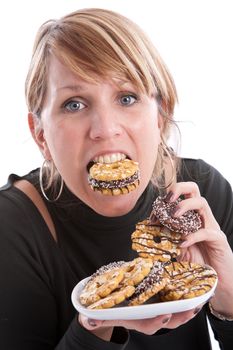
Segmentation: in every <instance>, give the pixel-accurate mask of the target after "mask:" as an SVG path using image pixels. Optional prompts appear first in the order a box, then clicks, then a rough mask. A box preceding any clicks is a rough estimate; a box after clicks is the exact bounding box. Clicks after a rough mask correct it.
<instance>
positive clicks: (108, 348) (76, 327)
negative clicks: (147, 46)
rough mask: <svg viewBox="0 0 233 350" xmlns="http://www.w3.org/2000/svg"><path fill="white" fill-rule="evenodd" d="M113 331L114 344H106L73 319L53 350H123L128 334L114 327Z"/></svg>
mask: <svg viewBox="0 0 233 350" xmlns="http://www.w3.org/2000/svg"><path fill="white" fill-rule="evenodd" d="M114 331H115V336H114V338H116V342H112V341H111V342H106V341H103V340H101V339H99V338H97V337H96V336H94V335H93V334H91V333H90V332H88V331H87V330H86V329H85V328H83V327H81V326H80V324H79V323H78V322H77V319H76V318H75V319H74V320H73V322H72V323H71V325H70V327H69V328H68V330H67V332H66V333H65V335H64V337H63V338H62V340H61V341H60V343H59V345H58V346H57V347H56V349H55V350H78V349H85V350H124V349H125V348H126V346H127V344H128V340H129V332H128V331H126V330H125V329H123V328H121V327H116V328H115V330H114ZM117 338H118V339H120V341H118V339H117Z"/></svg>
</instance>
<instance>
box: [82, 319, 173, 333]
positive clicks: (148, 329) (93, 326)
mask: <svg viewBox="0 0 233 350" xmlns="http://www.w3.org/2000/svg"><path fill="white" fill-rule="evenodd" d="M171 316H172V315H171V314H166V315H160V316H157V317H154V318H150V319H143V320H109V321H107V320H106V321H100V320H93V319H88V318H87V317H86V316H84V315H80V316H79V321H80V323H81V325H82V326H83V327H84V328H86V329H88V330H90V331H93V330H97V329H99V328H101V327H103V328H105V329H106V328H112V327H124V328H126V329H134V330H137V331H139V332H142V333H144V334H148V335H151V334H154V333H155V332H157V331H158V330H159V329H161V328H163V327H165V326H166V324H167V323H168V322H169V321H170V318H171Z"/></svg>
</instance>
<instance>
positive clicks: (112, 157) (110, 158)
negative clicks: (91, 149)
mask: <svg viewBox="0 0 233 350" xmlns="http://www.w3.org/2000/svg"><path fill="white" fill-rule="evenodd" d="M125 158H126V155H125V154H123V153H111V154H104V155H102V156H99V157H95V158H94V162H95V163H114V162H117V161H120V160H124V159H125Z"/></svg>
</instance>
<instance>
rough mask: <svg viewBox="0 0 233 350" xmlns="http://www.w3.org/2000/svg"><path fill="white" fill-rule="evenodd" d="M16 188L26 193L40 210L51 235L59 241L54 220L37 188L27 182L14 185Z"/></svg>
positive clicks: (20, 181) (18, 182) (22, 181)
mask: <svg viewBox="0 0 233 350" xmlns="http://www.w3.org/2000/svg"><path fill="white" fill-rule="evenodd" d="M14 186H15V187H16V188H18V189H19V190H21V191H22V192H24V193H25V194H26V196H28V197H29V198H30V199H31V201H32V202H33V203H34V205H35V206H36V207H37V209H38V210H39V212H40V214H41V216H42V217H43V219H44V221H45V222H46V224H47V226H48V228H49V231H50V233H51V235H52V236H53V238H54V240H55V241H57V234H56V230H55V226H54V223H53V220H52V218H51V215H50V214H49V211H48V209H47V208H46V205H45V204H44V202H43V199H42V198H41V196H40V194H39V193H38V191H37V190H36V188H35V187H34V186H33V185H32V184H31V183H30V182H29V181H27V180H19V181H16V182H15V183H14Z"/></svg>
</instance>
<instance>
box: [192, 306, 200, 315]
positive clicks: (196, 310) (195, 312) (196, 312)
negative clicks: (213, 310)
mask: <svg viewBox="0 0 233 350" xmlns="http://www.w3.org/2000/svg"><path fill="white" fill-rule="evenodd" d="M200 310H201V308H200V307H197V308H196V309H195V310H194V311H193V313H194V315H196V314H198V312H199V311H200Z"/></svg>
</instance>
